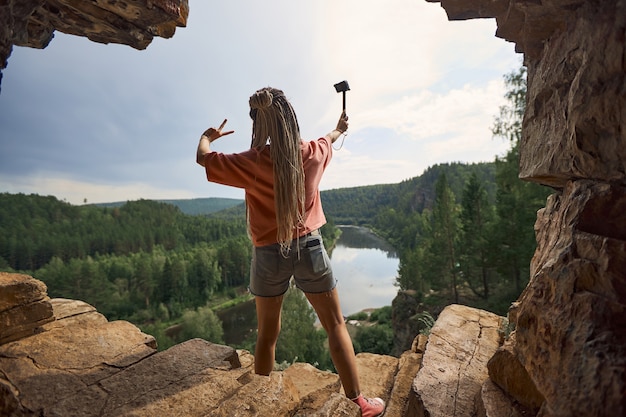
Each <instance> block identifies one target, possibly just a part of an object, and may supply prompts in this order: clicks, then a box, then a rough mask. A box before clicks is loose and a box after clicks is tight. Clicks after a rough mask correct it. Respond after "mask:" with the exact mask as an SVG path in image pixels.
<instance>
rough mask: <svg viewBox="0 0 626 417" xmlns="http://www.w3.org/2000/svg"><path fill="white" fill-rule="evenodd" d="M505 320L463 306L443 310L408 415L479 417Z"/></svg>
mask: <svg viewBox="0 0 626 417" xmlns="http://www.w3.org/2000/svg"><path fill="white" fill-rule="evenodd" d="M502 320H503V318H502V317H499V316H497V315H495V314H493V313H489V312H486V311H482V310H476V309H472V308H469V307H465V306H460V305H450V306H448V307H446V308H445V309H444V310H443V311H442V312H441V314H440V315H439V317H438V318H437V321H436V323H435V325H434V326H433V328H432V329H431V332H430V336H429V338H428V345H427V348H426V352H425V353H424V358H423V359H422V368H421V369H420V371H419V372H418V373H417V376H416V377H415V379H414V381H413V387H412V392H411V401H410V405H409V409H408V413H407V415H408V416H430V417H461V416H473V415H475V413H476V410H477V407H478V406H477V401H478V399H479V398H480V393H481V388H482V385H483V383H484V382H485V381H486V380H487V379H488V375H487V362H488V361H489V359H490V358H491V357H492V356H493V354H494V353H495V352H496V350H497V349H498V347H499V346H500V340H501V334H500V328H501V326H502Z"/></svg>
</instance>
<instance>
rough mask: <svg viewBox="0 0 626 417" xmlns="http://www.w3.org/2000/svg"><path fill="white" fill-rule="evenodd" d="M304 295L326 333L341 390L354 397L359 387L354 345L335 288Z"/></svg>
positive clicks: (349, 396) (358, 391)
mask: <svg viewBox="0 0 626 417" xmlns="http://www.w3.org/2000/svg"><path fill="white" fill-rule="evenodd" d="M305 295H306V297H307V299H308V300H309V302H310V303H311V305H312V306H313V308H314V309H315V312H316V313H317V317H319V319H320V322H321V323H322V326H323V327H324V330H326V334H328V345H329V348H330V356H331V358H332V360H333V363H334V364H335V368H336V369H337V373H338V374H339V379H341V384H342V385H343V390H344V391H345V393H346V396H347V397H348V398H356V397H357V396H358V395H359V393H360V387H359V375H358V371H357V368H356V358H355V356H354V346H352V339H350V335H349V334H348V329H347V328H346V323H345V321H344V319H343V315H342V314H341V305H340V303H339V294H338V293H337V288H335V289H333V290H332V291H328V292H324V293H319V294H317V293H305Z"/></svg>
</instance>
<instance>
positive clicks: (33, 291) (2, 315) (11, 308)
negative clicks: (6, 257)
mask: <svg viewBox="0 0 626 417" xmlns="http://www.w3.org/2000/svg"><path fill="white" fill-rule="evenodd" d="M47 290H48V289H47V287H46V285H45V284H44V283H43V282H41V281H39V280H36V279H34V278H32V277H30V276H28V275H23V274H10V273H7V272H0V345H2V344H4V343H8V342H12V341H14V340H19V339H21V338H23V337H27V336H31V335H33V334H36V333H37V332H39V331H40V330H41V326H42V325H44V324H46V323H48V322H50V321H53V320H54V315H53V313H52V305H51V304H50V299H49V298H48V295H47Z"/></svg>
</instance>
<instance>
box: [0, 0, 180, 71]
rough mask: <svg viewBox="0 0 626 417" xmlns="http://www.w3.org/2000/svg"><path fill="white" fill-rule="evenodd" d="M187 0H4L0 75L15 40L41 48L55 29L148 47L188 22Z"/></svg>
mask: <svg viewBox="0 0 626 417" xmlns="http://www.w3.org/2000/svg"><path fill="white" fill-rule="evenodd" d="M188 14H189V5H188V0H123V1H121V0H94V1H84V0H7V1H2V2H0V80H2V73H1V71H2V70H3V69H4V68H6V66H7V60H8V59H9V56H10V55H11V50H12V48H13V45H16V46H28V47H31V48H39V49H43V48H45V47H46V46H48V44H49V43H50V41H51V40H52V38H53V37H54V32H55V31H57V30H58V31H61V32H63V33H68V34H70V35H77V36H84V37H87V38H89V39H90V40H92V41H95V42H100V43H119V44H124V45H130V46H132V47H133V48H136V49H145V48H146V47H147V46H148V45H149V44H150V42H152V39H153V38H154V37H155V36H158V37H162V38H171V37H172V36H174V32H175V31H176V27H177V26H185V25H186V23H187V16H188Z"/></svg>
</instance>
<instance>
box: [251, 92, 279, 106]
mask: <svg viewBox="0 0 626 417" xmlns="http://www.w3.org/2000/svg"><path fill="white" fill-rule="evenodd" d="M273 100H274V95H273V94H272V92H271V91H270V89H268V88H263V89H261V90H258V91H257V92H255V93H254V94H253V95H252V96H251V97H250V108H251V109H265V108H267V107H270V106H271V105H272V101H273Z"/></svg>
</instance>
